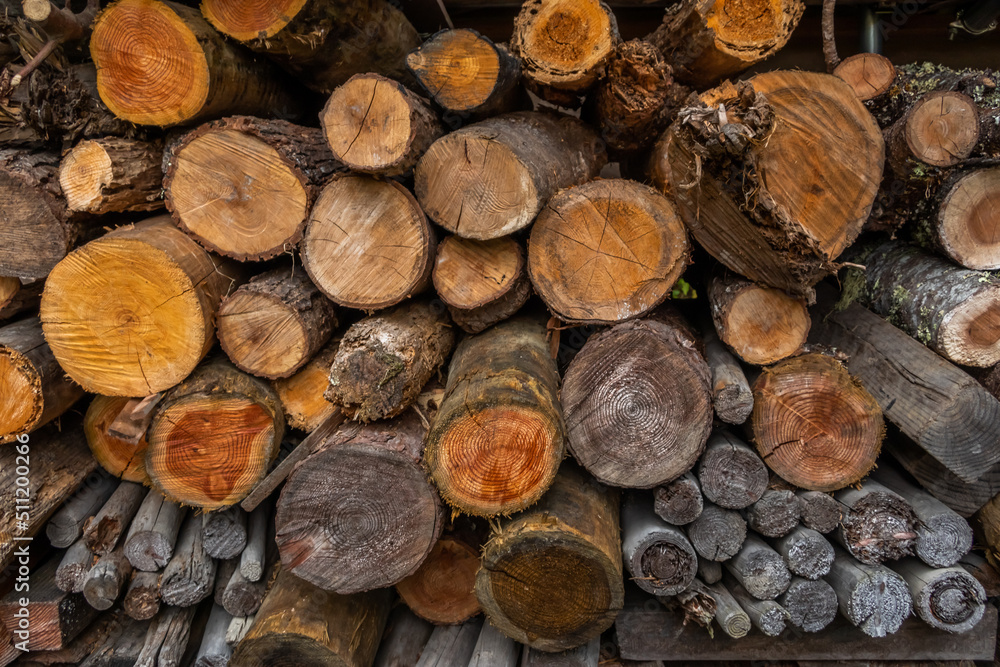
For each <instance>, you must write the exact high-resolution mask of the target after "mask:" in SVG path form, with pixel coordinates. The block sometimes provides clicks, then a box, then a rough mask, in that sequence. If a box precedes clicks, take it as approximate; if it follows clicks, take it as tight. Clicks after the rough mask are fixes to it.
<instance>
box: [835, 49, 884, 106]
mask: <svg viewBox="0 0 1000 667" xmlns="http://www.w3.org/2000/svg"><path fill="white" fill-rule="evenodd" d="M833 75H834V76H836V77H837V78H839V79H842V80H843V81H844V82H845V83H847V85H849V86H850V87H851V88H853V89H854V93H855V94H856V95H857V96H858V99H859V100H861V101H862V102H866V101H868V100H870V99H873V98H875V97H878V96H879V95H881V94H882V93H884V92H886V91H887V90H889V86H891V85H892V82H893V81H895V80H896V68H895V67H894V66H893V64H892V61H890V60H889V59H888V58H886V57H885V56H883V55H881V54H878V53H857V54H855V55H853V56H850V57H849V58H844V59H843V60H842V61H841V62H840V64H839V65H837V68H836V69H835V70H833Z"/></svg>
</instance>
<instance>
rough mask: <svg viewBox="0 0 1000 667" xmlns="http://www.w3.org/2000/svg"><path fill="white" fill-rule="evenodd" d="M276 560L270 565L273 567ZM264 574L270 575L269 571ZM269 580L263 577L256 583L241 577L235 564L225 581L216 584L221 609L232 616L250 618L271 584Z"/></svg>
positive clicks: (241, 574)
mask: <svg viewBox="0 0 1000 667" xmlns="http://www.w3.org/2000/svg"><path fill="white" fill-rule="evenodd" d="M276 560H277V559H276V558H274V559H272V560H271V564H272V565H273V564H274V563H275V562H276ZM266 574H270V569H269V570H268V572H267V573H266ZM269 579H270V577H269V576H264V577H261V578H260V579H258V580H257V581H250V580H249V579H247V578H246V577H244V576H243V573H242V572H240V568H239V566H238V564H237V566H236V567H235V568H233V572H232V574H231V575H230V576H229V577H227V580H226V581H224V582H218V581H217V583H216V592H217V594H218V597H220V598H221V600H222V607H223V608H224V609H225V610H226V612H227V613H229V614H232V615H233V616H251V615H253V614H255V613H257V610H258V609H260V605H261V603H262V602H263V601H264V596H265V595H266V594H267V587H268V585H269V584H270V583H271V582H270V581H269ZM220 591H221V592H220ZM217 604H218V601H217Z"/></svg>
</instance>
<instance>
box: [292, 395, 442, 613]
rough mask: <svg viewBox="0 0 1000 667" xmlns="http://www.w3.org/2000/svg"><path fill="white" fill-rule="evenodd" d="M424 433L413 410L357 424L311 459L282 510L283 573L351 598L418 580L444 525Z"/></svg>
mask: <svg viewBox="0 0 1000 667" xmlns="http://www.w3.org/2000/svg"><path fill="white" fill-rule="evenodd" d="M425 434H426V427H425V426H424V425H423V424H422V423H421V421H420V419H419V418H418V416H417V415H416V414H415V413H414V412H412V411H411V412H407V413H405V414H403V415H402V416H400V417H396V418H395V419H394V420H392V421H382V422H374V423H372V424H368V425H364V426H362V425H359V424H353V423H352V424H348V425H345V426H344V427H342V428H341V429H340V430H339V431H337V432H336V433H335V434H334V435H333V436H332V437H330V438H329V439H328V440H326V442H324V443H323V444H322V445H320V446H319V448H317V449H316V450H315V451H314V452H313V453H312V454H311V455H310V456H309V457H308V458H307V459H305V461H303V462H302V464H300V465H299V466H298V467H297V468H296V469H295V471H294V472H293V473H292V474H291V476H290V477H289V478H288V481H287V482H286V483H285V487H284V489H283V490H282V492H281V496H280V498H279V500H278V505H277V514H276V517H275V526H276V528H277V534H276V539H277V543H278V548H279V549H280V551H281V562H282V565H283V566H284V568H285V569H286V570H288V572H289V573H291V574H294V575H295V576H297V577H299V578H302V579H305V580H306V581H309V582H310V583H312V584H314V585H316V586H319V587H320V588H323V589H326V590H332V591H336V592H338V593H344V594H346V593H357V592H361V591H368V590H372V589H375V588H383V587H385V586H391V585H393V584H395V583H397V582H399V581H400V580H401V579H403V578H404V577H407V576H409V575H411V574H413V573H414V572H415V571H416V569H417V568H418V567H420V564H421V563H422V562H423V560H424V559H425V558H426V557H427V554H428V553H429V552H430V550H431V548H432V547H433V546H434V542H435V541H437V539H438V537H439V536H440V534H441V529H442V526H443V522H444V511H443V507H442V503H441V501H440V499H439V497H438V494H437V490H436V489H435V488H434V487H433V486H432V485H431V484H430V482H429V480H428V479H427V475H426V473H425V472H424V469H423V467H422V464H421V450H422V448H423V443H424V436H425ZM387 489H391V490H392V491H391V492H390V493H387V492H386V490H387ZM331 562H336V563H337V564H338V565H337V567H336V568H331V567H330V566H329V564H330V563H331Z"/></svg>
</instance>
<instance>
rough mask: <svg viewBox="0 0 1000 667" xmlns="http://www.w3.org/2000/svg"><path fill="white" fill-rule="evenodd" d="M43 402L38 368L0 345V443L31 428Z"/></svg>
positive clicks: (16, 352) (25, 358)
mask: <svg viewBox="0 0 1000 667" xmlns="http://www.w3.org/2000/svg"><path fill="white" fill-rule="evenodd" d="M44 404H45V400H44V398H43V395H42V377H41V375H40V374H39V373H38V369H36V368H35V366H34V364H32V363H31V361H30V360H29V359H28V358H27V357H25V355H23V354H22V353H20V352H18V351H17V350H15V349H13V348H11V347H8V346H6V345H2V344H0V443H2V442H11V441H13V440H14V438H16V437H17V436H18V435H23V434H26V433H30V432H31V431H32V430H34V428H35V426H36V425H37V424H38V422H39V421H40V420H41V418H42V412H43V410H44Z"/></svg>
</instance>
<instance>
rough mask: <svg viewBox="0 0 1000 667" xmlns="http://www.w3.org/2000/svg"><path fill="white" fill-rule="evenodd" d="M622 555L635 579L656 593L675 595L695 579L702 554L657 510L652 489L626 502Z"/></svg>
mask: <svg viewBox="0 0 1000 667" xmlns="http://www.w3.org/2000/svg"><path fill="white" fill-rule="evenodd" d="M621 525H622V556H623V561H624V564H625V567H626V568H627V569H628V571H629V573H630V574H631V575H632V577H631V579H632V581H634V582H635V583H636V584H637V585H638V586H639V588H641V589H642V590H644V591H646V592H649V593H653V594H654V595H675V594H677V593H679V592H681V591H682V590H684V589H685V588H687V587H688V586H690V585H691V582H692V581H694V578H695V575H696V574H697V572H698V556H697V554H695V551H694V547H692V546H691V543H690V542H689V541H688V538H687V537H686V536H685V535H684V533H683V532H682V531H681V530H679V529H678V528H676V527H674V526H670V525H668V524H666V523H665V522H664V521H663V520H662V519H661V518H660V517H658V516H657V515H656V513H655V512H654V511H653V503H652V502H651V499H650V497H649V494H648V493H636V492H633V493H630V494H629V495H627V496H626V497H625V499H624V501H623V503H622V513H621Z"/></svg>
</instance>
